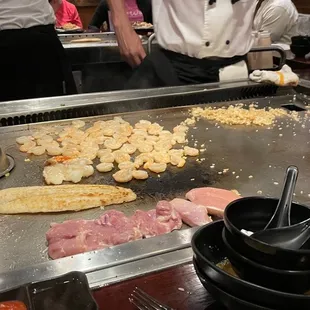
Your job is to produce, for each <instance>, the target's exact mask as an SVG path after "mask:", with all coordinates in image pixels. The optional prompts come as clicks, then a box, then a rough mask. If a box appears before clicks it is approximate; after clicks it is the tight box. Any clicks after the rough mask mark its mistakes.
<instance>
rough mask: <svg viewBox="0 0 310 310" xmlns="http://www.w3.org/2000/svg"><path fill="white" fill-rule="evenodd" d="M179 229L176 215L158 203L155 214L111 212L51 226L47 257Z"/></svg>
mask: <svg viewBox="0 0 310 310" xmlns="http://www.w3.org/2000/svg"><path fill="white" fill-rule="evenodd" d="M181 226H182V220H181V217H180V215H179V214H178V213H177V212H176V211H175V210H174V209H173V208H172V206H171V205H170V203H169V202H167V201H165V202H160V203H158V204H157V206H156V210H155V209H154V210H151V211H148V212H145V211H136V213H135V215H134V216H132V217H126V216H125V215H124V213H122V212H119V211H116V210H111V211H107V212H105V213H104V214H103V215H102V216H101V217H100V218H99V219H97V220H87V221H86V220H74V221H73V220H71V221H66V222H63V223H62V224H55V223H54V224H51V228H50V229H49V231H48V232H47V233H46V239H47V241H48V253H49V256H50V257H51V258H53V259H56V258H61V257H65V256H71V255H75V254H79V253H84V252H88V251H93V250H98V249H103V248H106V247H111V246H113V245H117V244H122V243H126V242H129V241H133V240H138V239H141V238H142V237H151V236H157V235H161V234H165V233H168V232H171V231H172V230H174V229H179V228H181Z"/></svg>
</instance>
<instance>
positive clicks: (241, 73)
mask: <svg viewBox="0 0 310 310" xmlns="http://www.w3.org/2000/svg"><path fill="white" fill-rule="evenodd" d="M248 75H249V71H248V66H247V64H246V62H245V61H240V62H238V63H236V64H234V65H231V66H227V67H224V68H222V69H220V82H228V81H236V80H246V79H248Z"/></svg>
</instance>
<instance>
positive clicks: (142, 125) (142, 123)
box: [135, 120, 152, 130]
mask: <svg viewBox="0 0 310 310" xmlns="http://www.w3.org/2000/svg"><path fill="white" fill-rule="evenodd" d="M151 125H152V123H151V122H150V121H146V120H140V121H139V122H138V123H136V124H135V128H136V129H142V130H148V129H149V127H150V126H151Z"/></svg>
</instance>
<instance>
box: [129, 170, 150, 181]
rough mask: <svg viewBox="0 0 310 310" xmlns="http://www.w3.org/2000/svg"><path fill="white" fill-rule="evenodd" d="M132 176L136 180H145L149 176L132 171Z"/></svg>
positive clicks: (144, 172)
mask: <svg viewBox="0 0 310 310" xmlns="http://www.w3.org/2000/svg"><path fill="white" fill-rule="evenodd" d="M132 176H133V178H134V179H136V180H146V179H147V178H148V177H149V174H148V173H147V171H144V170H134V171H133V172H132Z"/></svg>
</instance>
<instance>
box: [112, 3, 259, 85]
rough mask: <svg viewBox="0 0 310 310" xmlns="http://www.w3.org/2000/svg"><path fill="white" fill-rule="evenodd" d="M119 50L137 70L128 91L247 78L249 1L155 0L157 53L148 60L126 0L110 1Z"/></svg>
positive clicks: (249, 21)
mask: <svg viewBox="0 0 310 310" xmlns="http://www.w3.org/2000/svg"><path fill="white" fill-rule="evenodd" d="M108 3H109V6H110V10H111V18H112V22H113V24H114V28H115V32H116V36H117V40H118V44H119V48H120V52H121V54H122V55H123V57H124V58H125V59H126V60H127V62H128V63H129V64H130V65H131V66H132V67H133V68H136V69H135V72H134V74H133V76H132V78H131V79H130V80H129V82H128V84H127V86H126V88H131V89H133V88H149V87H161V86H177V85H184V84H196V83H208V82H217V81H219V80H220V81H224V80H231V79H239V78H247V76H248V71H247V66H246V63H245V57H246V54H247V53H248V52H249V50H250V49H251V47H252V43H253V38H252V24H253V17H254V10H255V6H256V2H255V1H253V0H240V1H239V0H191V1H188V0H153V2H152V7H153V20H154V26H155V32H156V38H157V41H158V44H159V46H160V49H159V50H157V51H154V52H152V53H151V54H150V55H149V56H147V57H146V54H145V51H144V49H143V47H142V44H141V41H140V39H139V37H138V36H137V35H136V33H135V32H134V31H133V29H132V27H130V22H129V20H128V17H127V14H126V10H125V6H124V0H108Z"/></svg>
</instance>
